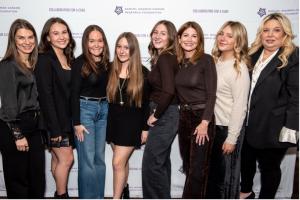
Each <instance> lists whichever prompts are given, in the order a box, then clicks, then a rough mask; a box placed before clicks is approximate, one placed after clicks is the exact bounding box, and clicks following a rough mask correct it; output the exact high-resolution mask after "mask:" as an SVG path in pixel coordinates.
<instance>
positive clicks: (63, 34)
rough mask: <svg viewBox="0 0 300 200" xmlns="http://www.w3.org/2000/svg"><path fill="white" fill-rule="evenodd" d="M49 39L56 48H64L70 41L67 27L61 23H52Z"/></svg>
mask: <svg viewBox="0 0 300 200" xmlns="http://www.w3.org/2000/svg"><path fill="white" fill-rule="evenodd" d="M47 40H48V41H49V42H50V43H51V46H52V47H53V48H54V49H59V50H64V49H65V48H66V47H67V46H68V44H69V41H70V37H69V32H68V29H67V27H66V26H65V25H64V24H61V23H54V24H52V26H51V27H50V31H49V35H48V36H47Z"/></svg>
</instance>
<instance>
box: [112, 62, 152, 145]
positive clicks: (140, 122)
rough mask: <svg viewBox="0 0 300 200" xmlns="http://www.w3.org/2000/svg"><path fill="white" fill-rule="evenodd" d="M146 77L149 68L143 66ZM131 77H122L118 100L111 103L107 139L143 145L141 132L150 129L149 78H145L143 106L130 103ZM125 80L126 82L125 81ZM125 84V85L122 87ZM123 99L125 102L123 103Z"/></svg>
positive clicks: (117, 95)
mask: <svg viewBox="0 0 300 200" xmlns="http://www.w3.org/2000/svg"><path fill="white" fill-rule="evenodd" d="M143 73H144V77H147V73H148V70H147V69H146V68H145V67H144V68H143ZM128 80H129V79H122V78H120V86H121V87H120V89H121V95H122V97H120V92H119V89H118V88H117V92H116V102H113V103H109V107H108V116H107V129H106V141H107V142H108V143H113V144H115V145H119V146H134V147H137V148H138V147H140V146H141V133H142V131H143V130H148V129H149V127H148V125H147V119H148V117H149V98H148V94H149V92H148V84H147V79H146V78H144V87H143V99H142V107H140V108H138V107H136V106H135V105H129V101H128V95H127V94H126V88H127V84H128ZM124 81H125V82H124ZM122 85H123V87H122ZM121 101H123V102H124V104H123V105H121V103H120V102H121Z"/></svg>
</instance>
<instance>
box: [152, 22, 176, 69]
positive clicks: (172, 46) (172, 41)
mask: <svg viewBox="0 0 300 200" xmlns="http://www.w3.org/2000/svg"><path fill="white" fill-rule="evenodd" d="M160 24H163V25H165V27H166V28H167V31H168V40H169V41H168V46H167V47H166V48H165V49H163V50H162V51H161V52H160V53H159V52H158V50H157V49H156V48H155V47H154V45H153V42H152V35H153V33H154V31H155V29H156V27H157V26H158V25H160ZM150 37H151V41H150V43H149V45H148V51H149V54H150V63H151V64H152V65H153V64H155V63H156V61H157V59H158V57H159V55H160V54H163V53H171V54H174V55H177V50H178V41H177V31H176V27H175V25H174V24H173V23H172V22H170V21H168V20H161V21H159V22H157V23H156V24H155V25H154V27H153V28H152V30H151V33H150Z"/></svg>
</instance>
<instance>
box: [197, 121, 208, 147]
mask: <svg viewBox="0 0 300 200" xmlns="http://www.w3.org/2000/svg"><path fill="white" fill-rule="evenodd" d="M208 124H209V122H208V121H206V120H202V121H201V123H200V124H199V125H198V126H197V127H196V129H195V132H194V135H196V144H199V145H204V143H205V140H207V142H208V141H209V137H208V134H207V129H208Z"/></svg>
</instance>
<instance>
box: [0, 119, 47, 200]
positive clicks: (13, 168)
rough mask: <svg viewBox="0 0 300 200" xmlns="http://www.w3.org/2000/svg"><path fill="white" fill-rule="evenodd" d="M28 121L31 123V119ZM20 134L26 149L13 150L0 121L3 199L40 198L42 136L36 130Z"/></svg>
mask: <svg viewBox="0 0 300 200" xmlns="http://www.w3.org/2000/svg"><path fill="white" fill-rule="evenodd" d="M32 123H35V122H34V121H33V120H32ZM27 125H28V124H27ZM24 135H25V137H26V139H27V141H28V145H29V151H28V152H22V151H18V150H17V148H16V144H15V141H14V139H13V136H12V133H11V131H10V129H9V127H8V126H7V125H6V123H5V122H3V121H2V120H0V140H1V142H0V150H1V154H2V161H3V173H4V181H5V186H6V192H7V198H14V199H17V198H22V199H27V198H36V199H37V198H43V197H44V192H45V151H44V145H43V142H42V137H41V134H40V131H37V130H31V131H30V132H26V134H24Z"/></svg>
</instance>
